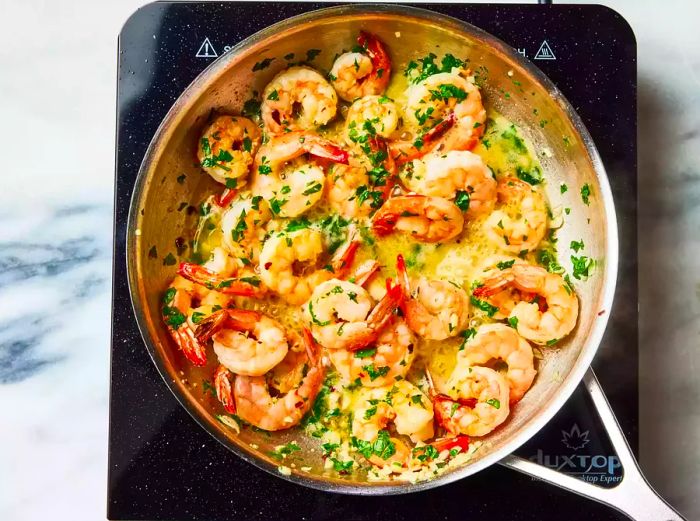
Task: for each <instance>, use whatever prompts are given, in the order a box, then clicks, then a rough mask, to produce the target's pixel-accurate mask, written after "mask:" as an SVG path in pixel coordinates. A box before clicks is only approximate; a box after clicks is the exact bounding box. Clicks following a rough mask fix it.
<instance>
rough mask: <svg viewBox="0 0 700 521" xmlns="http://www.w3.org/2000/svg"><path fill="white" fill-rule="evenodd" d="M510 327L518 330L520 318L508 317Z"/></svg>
mask: <svg viewBox="0 0 700 521" xmlns="http://www.w3.org/2000/svg"><path fill="white" fill-rule="evenodd" d="M508 325H509V326H510V327H512V328H513V329H518V317H508Z"/></svg>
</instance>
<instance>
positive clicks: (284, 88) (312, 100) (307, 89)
mask: <svg viewBox="0 0 700 521" xmlns="http://www.w3.org/2000/svg"><path fill="white" fill-rule="evenodd" d="M337 105H338V96H337V94H336V92H335V90H334V89H333V87H331V85H330V84H329V83H328V82H327V81H326V80H325V78H324V77H323V76H322V75H321V74H320V73H319V72H318V71H316V70H314V69H312V68H310V67H290V68H289V69H287V70H284V71H282V72H280V73H279V74H277V76H275V77H274V78H272V81H270V83H268V84H267V87H265V90H264V92H263V97H262V105H261V112H262V119H263V122H264V123H265V128H266V129H267V130H268V131H269V132H271V133H272V134H281V133H283V132H289V131H293V130H313V129H316V128H318V127H320V126H321V125H325V124H326V123H328V122H329V121H330V120H331V119H333V118H334V117H335V113H336V109H337Z"/></svg>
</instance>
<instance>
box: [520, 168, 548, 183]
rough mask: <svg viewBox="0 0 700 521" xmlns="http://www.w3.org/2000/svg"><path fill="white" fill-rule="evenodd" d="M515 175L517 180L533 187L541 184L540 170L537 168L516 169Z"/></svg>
mask: <svg viewBox="0 0 700 521" xmlns="http://www.w3.org/2000/svg"><path fill="white" fill-rule="evenodd" d="M515 174H516V175H517V176H518V179H520V180H521V181H525V182H526V183H529V184H531V185H533V186H534V185H538V184H540V183H541V182H542V170H540V167H539V166H535V167H533V168H532V169H531V170H525V169H524V168H522V167H517V168H516V169H515Z"/></svg>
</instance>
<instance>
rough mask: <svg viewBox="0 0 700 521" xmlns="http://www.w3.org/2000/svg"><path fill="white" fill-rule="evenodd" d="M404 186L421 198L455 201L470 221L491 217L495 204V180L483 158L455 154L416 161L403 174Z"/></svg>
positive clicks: (462, 152) (466, 152)
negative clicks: (484, 216)
mask: <svg viewBox="0 0 700 521" xmlns="http://www.w3.org/2000/svg"><path fill="white" fill-rule="evenodd" d="M402 180H403V183H404V184H405V185H406V187H407V188H408V189H409V190H413V191H414V192H417V193H419V194H422V195H432V196H435V197H444V198H445V199H455V198H456V201H457V204H458V205H459V207H460V208H461V209H462V210H466V212H467V216H468V217H474V216H477V215H480V214H484V213H488V212H490V211H491V210H493V206H494V204H495V202H496V180H495V179H494V177H493V173H492V172H491V169H489V167H488V166H486V164H485V163H484V160H483V159H481V157H480V156H478V155H476V154H473V153H471V152H468V151H462V150H453V151H449V152H445V153H444V154H440V155H438V154H430V155H428V156H425V157H424V158H423V159H416V160H414V161H413V162H412V163H410V164H409V165H407V167H406V169H404V171H403V175H402Z"/></svg>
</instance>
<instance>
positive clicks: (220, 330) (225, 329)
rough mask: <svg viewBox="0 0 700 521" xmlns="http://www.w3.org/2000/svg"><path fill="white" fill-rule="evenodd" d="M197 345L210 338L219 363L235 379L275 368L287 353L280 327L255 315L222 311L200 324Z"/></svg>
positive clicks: (231, 310) (241, 310)
mask: <svg viewBox="0 0 700 521" xmlns="http://www.w3.org/2000/svg"><path fill="white" fill-rule="evenodd" d="M197 338H198V339H199V340H200V342H201V341H203V340H206V339H208V338H211V339H212V341H213V343H214V352H215V353H216V356H217V357H218V358H219V363H220V364H221V365H223V366H224V367H226V368H227V369H228V370H229V371H232V372H234V373H236V374H239V375H245V376H261V375H263V374H265V373H267V372H268V371H269V370H270V369H272V368H273V367H275V366H276V365H277V364H279V363H280V362H281V361H282V359H283V358H284V357H285V356H286V354H287V351H288V349H289V346H288V342H287V334H286V332H285V330H284V327H283V326H282V325H281V324H280V323H279V322H277V321H276V320H274V319H273V318H270V317H268V316H267V315H264V314H262V313H260V312H258V311H251V310H246V309H222V310H221V311H217V312H215V313H214V314H212V315H210V316H209V317H207V318H205V319H204V320H202V321H201V322H200V324H199V327H198V328H197Z"/></svg>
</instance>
